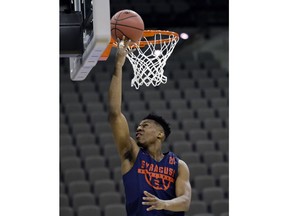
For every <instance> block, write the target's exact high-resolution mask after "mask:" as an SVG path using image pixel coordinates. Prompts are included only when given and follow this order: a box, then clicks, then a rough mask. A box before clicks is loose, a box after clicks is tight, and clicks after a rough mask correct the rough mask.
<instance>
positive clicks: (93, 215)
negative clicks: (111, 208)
mask: <svg viewBox="0 0 288 216" xmlns="http://www.w3.org/2000/svg"><path fill="white" fill-rule="evenodd" d="M77 214H78V216H101V210H100V208H99V206H96V205H84V206H80V207H79V208H78V211H77Z"/></svg>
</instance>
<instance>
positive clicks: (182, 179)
mask: <svg viewBox="0 0 288 216" xmlns="http://www.w3.org/2000/svg"><path fill="white" fill-rule="evenodd" d="M183 195H184V196H185V197H186V198H187V199H188V200H189V202H190V200H191V185H190V173H189V168H188V166H187V164H186V163H185V162H184V161H182V160H179V167H178V177H177V180H176V196H177V197H179V196H183Z"/></svg>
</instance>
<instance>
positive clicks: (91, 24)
mask: <svg viewBox="0 0 288 216" xmlns="http://www.w3.org/2000/svg"><path fill="white" fill-rule="evenodd" d="M69 4H70V7H72V8H70V10H71V11H72V12H74V13H78V14H79V13H80V14H81V15H82V17H83V22H82V23H81V25H79V27H78V28H77V30H76V31H73V33H72V34H73V36H74V35H75V33H74V32H77V34H78V35H79V36H78V41H77V42H79V43H80V45H79V47H81V48H82V50H81V51H80V53H79V50H78V52H77V53H76V54H75V52H74V53H72V52H70V55H69V52H68V54H67V52H66V53H65V56H64V57H68V58H69V64H70V78H71V80H73V81H82V80H84V79H85V78H86V77H87V75H88V74H89V72H90V71H91V69H92V68H93V67H94V66H95V65H96V64H97V62H98V61H99V60H106V59H105V57H104V58H103V57H102V58H101V56H102V53H103V52H104V51H105V49H106V47H107V46H108V45H109V43H110V38H111V32H110V1H107V0H90V1H89V0H85V1H83V0H73V1H71V2H69ZM68 13H69V12H68ZM68 22H69V21H68ZM78 23H79V21H78ZM69 24H70V26H69V27H71V26H73V21H71V22H70V23H69ZM64 27H66V29H65V31H66V32H67V26H64ZM73 27H74V28H75V26H73ZM72 34H70V35H69V33H68V35H67V33H66V35H65V36H66V37H67V36H68V37H69V38H67V40H70V39H71V37H72ZM61 36H62V35H61ZM61 36H60V37H61ZM82 36H83V38H81V37H82ZM61 41H65V38H61ZM71 42H72V41H71ZM72 45H73V44H71V46H72ZM60 57H61V54H60Z"/></svg>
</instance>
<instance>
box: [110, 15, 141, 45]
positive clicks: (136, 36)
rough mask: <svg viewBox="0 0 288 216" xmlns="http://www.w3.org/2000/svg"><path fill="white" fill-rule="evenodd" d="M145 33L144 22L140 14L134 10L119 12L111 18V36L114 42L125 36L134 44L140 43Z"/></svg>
mask: <svg viewBox="0 0 288 216" xmlns="http://www.w3.org/2000/svg"><path fill="white" fill-rule="evenodd" d="M143 31H144V22H143V20H142V18H141V17H140V15H139V14H137V13H136V12H135V11H132V10H121V11H118V12H117V13H116V14H115V15H114V16H113V17H112V18H111V36H112V38H113V39H114V40H117V38H119V39H120V40H122V38H123V36H125V38H126V39H130V40H131V41H132V42H138V41H139V40H140V39H141V37H142V34H143Z"/></svg>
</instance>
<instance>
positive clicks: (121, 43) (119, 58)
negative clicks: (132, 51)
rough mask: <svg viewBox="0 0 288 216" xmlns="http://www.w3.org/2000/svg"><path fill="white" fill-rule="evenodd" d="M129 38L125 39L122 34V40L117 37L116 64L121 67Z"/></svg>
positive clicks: (126, 52)
mask: <svg viewBox="0 0 288 216" xmlns="http://www.w3.org/2000/svg"><path fill="white" fill-rule="evenodd" d="M130 42H131V40H126V39H125V36H123V38H122V40H120V39H119V38H117V53H116V64H119V65H120V66H121V67H122V66H123V65H124V63H125V59H126V55H127V54H128V52H129V51H128V44H129V43H130Z"/></svg>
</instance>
